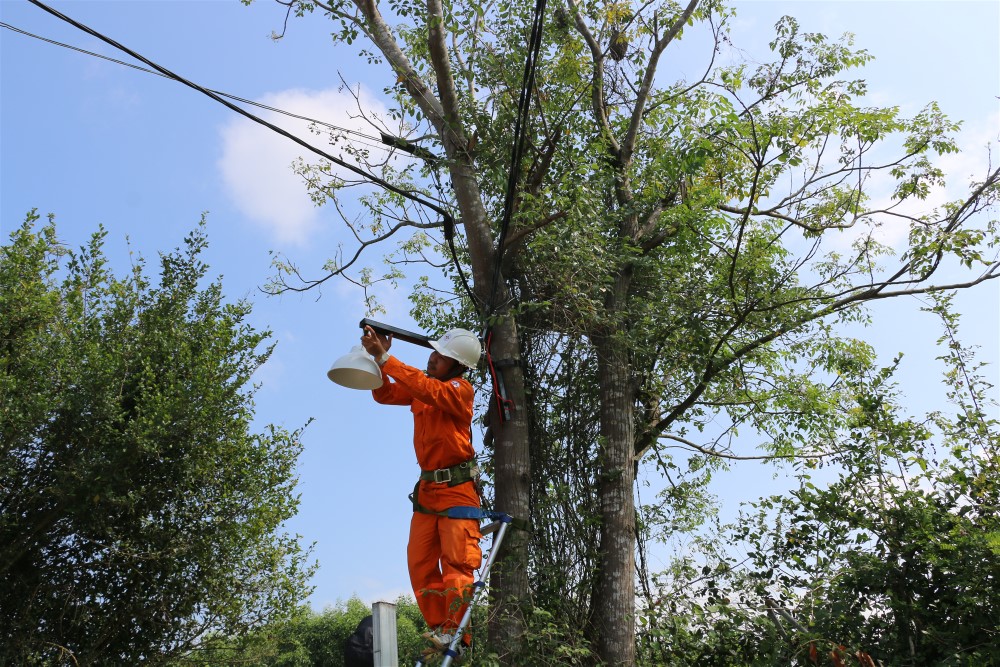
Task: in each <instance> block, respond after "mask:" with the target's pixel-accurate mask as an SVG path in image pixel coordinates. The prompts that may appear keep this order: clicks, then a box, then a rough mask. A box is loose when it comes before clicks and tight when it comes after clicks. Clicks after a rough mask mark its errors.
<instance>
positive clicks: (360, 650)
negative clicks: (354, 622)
mask: <svg viewBox="0 0 1000 667" xmlns="http://www.w3.org/2000/svg"><path fill="white" fill-rule="evenodd" d="M374 665H375V633H374V629H373V627H372V617H371V616H365V617H364V618H363V619H361V622H360V623H358V627H357V628H355V629H354V633H353V634H352V635H351V636H350V637H348V638H347V639H346V640H345V641H344V667H373V666H374Z"/></svg>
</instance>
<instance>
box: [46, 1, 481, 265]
mask: <svg viewBox="0 0 1000 667" xmlns="http://www.w3.org/2000/svg"><path fill="white" fill-rule="evenodd" d="M28 2H30V3H31V4H33V5H35V6H36V7H39V8H41V9H43V10H45V11H46V12H48V13H49V14H52V15H53V16H55V17H56V18H58V19H61V20H63V21H66V22H67V23H69V24H70V25H72V26H74V27H76V28H78V29H80V30H82V31H84V32H86V33H87V34H89V35H92V36H94V37H96V38H98V39H99V40H101V41H103V42H105V43H107V44H109V45H111V46H113V47H115V48H116V49H118V50H120V51H123V52H125V53H127V54H128V55H130V56H132V57H133V58H135V59H136V60H139V61H141V62H143V63H145V64H147V65H149V66H150V67H152V68H153V69H155V70H156V71H157V72H159V73H161V74H162V75H164V76H166V77H167V78H170V79H173V80H174V81H177V82H179V83H183V84H184V85H186V86H188V87H190V88H193V89H194V90H197V91H198V92H200V93H203V94H204V95H207V96H208V97H210V98H211V99H213V100H215V101H216V102H218V103H219V104H222V105H223V106H225V107H227V108H229V109H231V110H233V111H235V112H236V113H238V114H240V115H242V116H245V117H246V118H249V119H250V120H252V121H254V122H255V123H259V124H260V125H263V126H264V127H266V128H268V129H269V130H271V131H273V132H277V133H278V134H280V135H281V136H283V137H286V138H288V139H291V140H292V141H294V142H295V143H297V144H298V145H300V146H302V147H303V148H305V149H307V150H309V151H311V152H313V153H316V154H317V155H319V156H321V157H324V158H326V159H327V160H329V161H330V162H332V163H334V164H336V165H338V166H341V167H343V168H344V169H347V170H348V171H351V172H354V173H355V174H358V175H359V176H361V177H362V178H364V179H367V180H368V181H370V182H372V183H374V184H376V185H379V186H381V187H382V188H384V189H386V190H388V191H389V192H392V193H394V194H397V195H399V196H401V197H404V198H406V199H409V200H410V201H413V202H416V203H418V204H421V205H423V206H426V207H427V208H429V209H431V210H432V211H434V212H436V213H438V214H439V215H440V216H441V218H442V220H441V223H442V225H443V227H444V234H445V238H447V239H448V241H449V244H451V243H452V237H453V236H454V234H455V220H454V218H452V217H451V214H450V213H448V211H446V210H445V209H443V208H442V207H440V206H438V205H437V204H434V203H433V202H430V201H427V200H426V199H424V198H422V197H419V196H417V195H415V194H413V193H412V192H407V191H406V190H403V189H402V188H399V187H397V186H395V185H393V184H392V183H389V182H388V181H386V180H384V179H382V178H379V177H378V176H375V175H374V174H370V173H368V172H366V171H365V170H364V169H361V168H360V167H356V166H355V165H352V164H350V163H348V162H345V161H344V160H341V159H339V158H336V157H334V156H332V155H330V154H329V153H327V152H325V151H322V150H320V149H319V148H316V147H315V146H313V145H312V144H310V143H308V142H306V141H305V140H303V139H300V138H299V137H297V136H295V135H294V134H292V133H290V132H288V131H286V130H284V129H282V128H280V127H278V126H277V125H274V124H273V123H269V122H268V121H266V120H264V119H263V118H260V117H259V116H255V115H253V114H252V113H250V112H249V111H247V110H245V109H241V108H240V107H238V106H236V105H235V104H233V103H232V102H229V101H227V100H225V99H223V98H222V97H221V96H220V95H218V94H217V93H214V92H212V91H210V90H208V89H206V88H204V87H202V86H199V85H198V84H196V83H193V82H191V81H188V80H187V79H185V78H184V77H182V76H180V75H178V74H175V73H173V72H171V71H170V70H168V69H166V68H165V67H162V66H160V65H157V64H156V63H155V62H153V61H151V60H149V59H147V58H145V57H143V56H141V55H139V54H138V53H136V52H135V51H133V50H131V49H129V48H128V47H126V46H124V45H122V44H119V43H118V42H116V41H115V40H113V39H111V38H110V37H107V36H105V35H103V34H101V33H99V32H97V31H96V30H94V29H92V28H90V27H88V26H86V25H84V24H82V23H80V22H78V21H76V20H75V19H72V18H70V17H69V16H66V15H65V14H63V13H62V12H60V11H58V10H56V9H53V8H52V7H49V6H48V5H46V4H44V3H42V2H40V1H39V0H28ZM459 271H461V267H459ZM463 276H464V274H463Z"/></svg>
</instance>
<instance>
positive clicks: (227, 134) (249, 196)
mask: <svg viewBox="0 0 1000 667" xmlns="http://www.w3.org/2000/svg"><path fill="white" fill-rule="evenodd" d="M359 98H360V105H361V107H362V108H363V109H364V110H365V112H366V113H368V114H374V115H376V116H378V117H385V114H386V112H385V109H384V107H383V106H382V105H381V103H380V102H378V101H377V100H376V99H374V98H373V97H372V96H371V95H370V94H369V93H368V92H367V91H366V90H364V89H361V90H360V95H359ZM258 101H259V102H261V103H263V104H266V105H268V106H272V107H275V108H278V109H283V110H285V111H289V112H291V113H294V114H297V115H300V116H305V117H308V118H315V119H317V120H320V121H324V122H328V123H332V124H333V125H336V126H339V127H344V128H348V129H351V130H356V131H359V132H363V133H365V134H368V135H373V134H375V133H376V132H375V130H374V129H373V128H372V127H371V126H370V125H368V123H367V122H365V121H364V120H362V119H359V118H357V116H358V104H357V102H356V101H355V100H354V98H353V97H352V96H351V95H350V94H349V93H347V92H338V91H337V90H335V89H330V90H320V91H306V90H287V91H282V92H278V93H271V94H268V95H265V96H263V97H262V98H261V99H259V100H258ZM252 112H253V113H254V114H255V115H258V116H260V117H261V118H263V119H264V120H266V121H268V122H270V123H272V124H274V125H277V126H278V127H281V128H282V129H284V130H287V131H288V132H290V133H292V134H294V135H295V136H297V137H299V138H301V139H303V140H305V141H307V142H308V143H310V144H312V145H314V146H316V147H317V148H319V149H320V150H324V151H326V152H329V153H330V154H331V155H334V156H336V157H342V155H341V152H340V150H338V149H331V147H330V145H329V142H328V141H327V136H326V135H325V134H319V135H317V134H315V133H313V132H311V131H310V129H309V125H310V124H309V123H308V122H307V121H303V120H298V119H295V118H290V117H288V116H285V115H283V114H277V113H275V112H271V111H261V110H260V109H252ZM221 135H222V157H221V158H220V159H219V162H218V165H217V166H218V168H219V171H220V174H221V177H222V181H223V184H224V187H225V189H226V193H227V194H228V195H229V197H230V198H231V199H232V200H233V202H234V203H235V204H236V206H237V207H238V208H239V210H240V211H241V212H242V213H243V214H244V215H246V216H247V217H248V218H250V219H251V220H253V221H255V222H257V223H258V224H260V225H261V226H263V227H264V228H265V229H267V230H268V231H269V232H270V233H271V234H272V235H273V237H274V238H275V239H276V240H278V241H280V242H283V243H292V244H296V245H305V244H306V243H308V242H309V240H310V238H311V236H312V235H313V234H314V233H315V231H316V230H317V228H318V226H319V210H318V209H317V208H316V206H315V205H314V204H313V201H312V199H310V197H309V194H308V192H307V191H306V187H305V184H304V183H303V181H302V178H301V177H300V176H298V175H297V174H295V173H294V172H293V171H292V163H293V162H295V160H296V159H298V158H300V157H301V158H302V159H304V160H305V161H306V162H308V163H310V164H318V163H320V162H321V161H322V160H323V158H322V157H320V156H318V155H316V154H315V153H312V152H311V151H309V150H308V149H306V148H304V147H302V146H300V145H298V144H296V143H295V142H293V141H292V140H290V139H288V138H287V137H284V136H281V135H280V134H278V133H276V132H273V131H272V130H270V129H268V128H266V127H264V126H262V125H260V124H258V123H255V122H253V121H251V120H249V119H247V118H243V117H238V118H236V119H234V120H232V121H231V122H229V123H228V124H227V125H225V126H224V127H223V128H222V130H221Z"/></svg>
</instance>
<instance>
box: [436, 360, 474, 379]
mask: <svg viewBox="0 0 1000 667" xmlns="http://www.w3.org/2000/svg"><path fill="white" fill-rule="evenodd" d="M448 359H451V357H448ZM451 360H452V361H454V362H455V367H454V368H452V369H451V372H450V373H448V375H446V376H445V377H443V378H441V382H447V381H448V380H454V379H455V378H457V377H461V376H463V375H465V371H467V370H469V369H468V368H467V367H466V366H463V365H462V363H461V362H460V361H459V360H458V359H451Z"/></svg>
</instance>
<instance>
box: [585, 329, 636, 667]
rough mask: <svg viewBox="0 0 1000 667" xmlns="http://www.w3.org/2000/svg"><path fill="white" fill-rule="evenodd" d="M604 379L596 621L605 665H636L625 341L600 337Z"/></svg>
mask: <svg viewBox="0 0 1000 667" xmlns="http://www.w3.org/2000/svg"><path fill="white" fill-rule="evenodd" d="M595 343H596V346H597V354H598V374H599V376H600V382H601V389H600V395H601V406H600V412H601V440H602V441H601V450H600V451H601V457H602V461H601V467H602V472H601V478H600V484H599V487H598V494H599V501H600V511H601V537H600V566H599V571H598V573H597V584H596V591H595V592H596V597H595V599H594V605H595V608H594V613H593V624H594V632H595V634H596V640H597V651H598V655H599V656H600V658H601V660H602V661H603V662H604V664H607V665H613V666H615V667H619V666H625V667H631V666H632V665H634V664H635V558H634V554H635V501H634V497H633V495H632V486H633V483H634V481H635V467H634V465H633V457H632V448H633V446H634V444H635V432H634V431H635V425H634V424H635V422H634V419H633V417H634V415H633V410H634V401H633V396H632V389H631V383H630V381H629V378H630V374H629V359H628V351H627V350H626V349H625V348H624V344H623V343H622V342H621V341H620V340H616V339H615V338H614V334H612V335H611V336H610V337H602V338H601V339H598V340H596V341H595Z"/></svg>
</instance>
